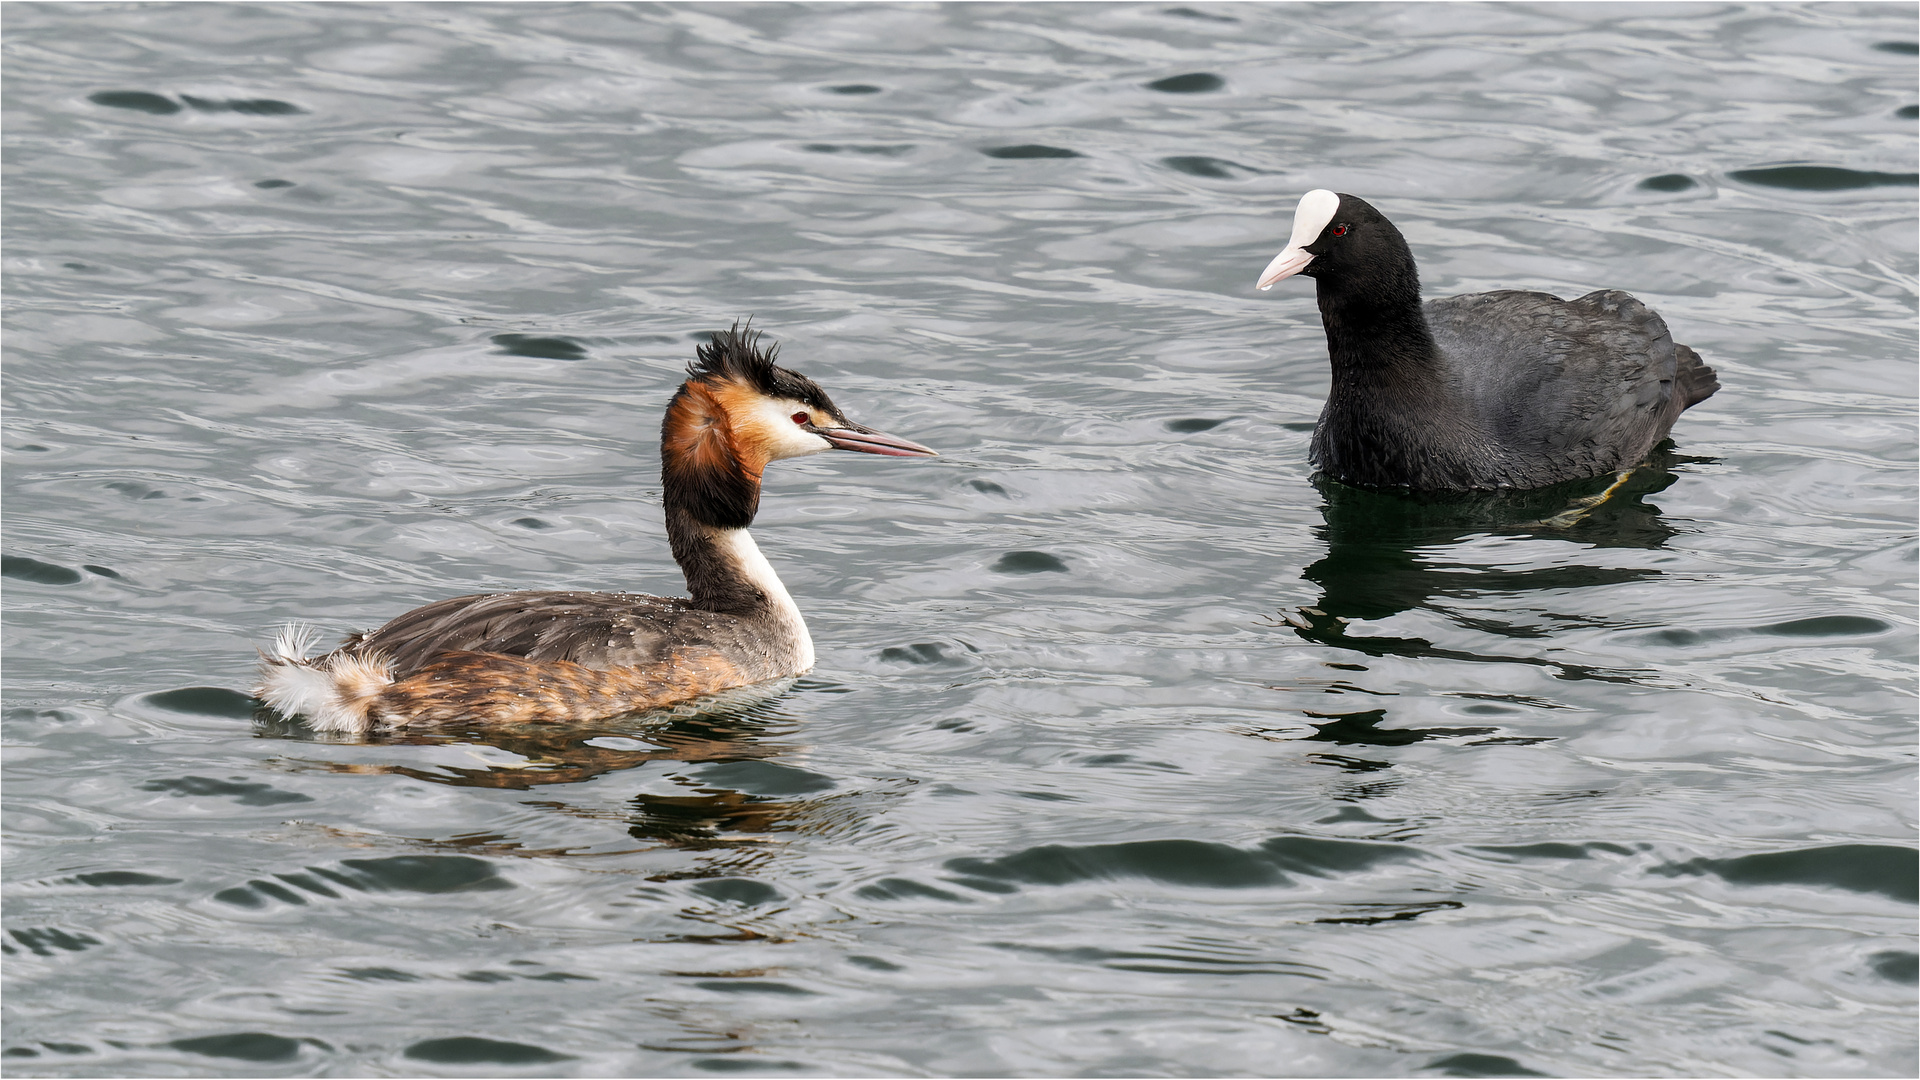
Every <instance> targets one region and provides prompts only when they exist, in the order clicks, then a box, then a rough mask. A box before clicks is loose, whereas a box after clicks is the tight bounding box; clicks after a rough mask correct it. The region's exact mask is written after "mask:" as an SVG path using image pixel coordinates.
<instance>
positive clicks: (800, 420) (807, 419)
mask: <svg viewBox="0 0 1920 1080" xmlns="http://www.w3.org/2000/svg"><path fill="white" fill-rule="evenodd" d="M793 422H794V423H796V424H799V425H800V426H801V427H806V426H807V425H808V424H810V423H812V422H813V417H811V416H808V415H807V414H806V413H803V412H797V413H794V414H793Z"/></svg>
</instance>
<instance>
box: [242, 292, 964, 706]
mask: <svg viewBox="0 0 1920 1080" xmlns="http://www.w3.org/2000/svg"><path fill="white" fill-rule="evenodd" d="M759 339H760V335H759V334H758V333H756V332H754V331H752V330H743V329H742V328H740V327H739V326H738V325H735V326H734V327H733V329H731V330H728V331H726V332H725V333H721V334H716V335H715V336H714V338H713V341H712V342H711V343H710V344H707V345H703V346H701V347H700V349H699V353H698V359H696V360H695V362H694V363H693V364H692V365H691V366H689V367H688V369H687V376H688V377H687V381H686V382H685V383H684V384H683V385H682V386H681V387H680V389H679V392H677V393H676V394H674V396H673V401H672V402H671V403H670V404H668V406H667V415H666V419H665V421H664V422H662V424H661V428H660V479H661V483H662V487H663V500H662V501H663V502H664V504H665V508H666V522H667V537H668V540H669V541H670V542H671V544H672V547H673V557H674V559H675V560H677V561H678V562H679V563H680V569H681V570H682V571H683V572H684V573H685V574H686V578H687V589H688V591H689V592H690V593H691V595H690V596H689V597H686V598H675V599H667V598H663V597H658V596H641V595H636V594H632V593H599V592H512V593H489V594H484V595H479V596H460V597H455V598H453V599H451V600H441V601H437V602H435V603H432V604H428V605H427V606H425V607H422V608H417V609H415V610H413V611H409V612H407V613H406V614H404V615H401V616H400V617H399V618H396V619H394V620H393V621H392V622H389V623H388V624H386V625H385V626H382V627H381V628H380V629H378V630H374V631H371V632H362V633H358V634H354V635H352V636H350V637H348V638H347V639H346V640H345V641H344V642H342V643H341V645H340V647H339V648H337V649H335V650H334V651H333V652H330V653H327V654H326V655H324V656H319V657H315V658H312V659H309V658H308V657H307V655H306V654H307V651H308V649H309V648H310V647H311V646H312V644H313V638H314V636H315V635H314V634H313V633H312V632H311V631H301V630H297V629H293V628H289V629H288V630H287V631H286V632H284V633H282V634H281V635H280V638H279V640H277V641H276V642H275V643H274V645H273V648H272V651H271V652H270V653H267V654H265V655H264V656H263V658H262V662H261V668H260V682H259V685H258V686H257V687H256V688H255V690H254V693H255V694H256V695H257V696H258V697H260V698H261V699H262V700H263V701H265V702H266V703H267V704H268V705H269V706H271V707H272V708H274V709H276V710H278V711H279V712H282V713H285V714H287V715H290V716H291V715H303V716H305V717H307V718H308V720H309V721H310V722H311V723H312V725H313V726H314V727H315V728H318V729H320V730H323V731H349V732H361V731H367V730H370V729H373V728H382V727H400V726H404V725H406V724H409V723H415V722H435V721H448V720H459V721H467V722H477V723H516V722H561V721H585V720H594V719H600V718H604V717H609V716H618V715H621V714H624V713H631V712H637V711H640V710H644V709H651V708H657V707H660V706H664V705H671V704H674V703H675V702H680V701H686V700H688V699H690V698H695V697H700V696H702V695H705V694H711V693H715V692H718V691H721V690H727V689H731V688H733V687H737V686H748V685H751V684H753V683H759V682H766V681H768V680H771V679H781V678H787V677H790V676H794V675H799V674H801V673H802V672H805V671H806V670H808V669H809V668H811V667H812V666H813V640H812V639H811V638H809V637H808V636H807V624H806V623H805V621H803V620H802V619H801V617H800V609H799V608H797V607H795V606H794V603H793V597H791V596H789V595H787V590H786V586H784V585H782V584H781V583H780V578H779V577H778V576H777V575H775V574H774V572H773V567H772V566H771V565H769V564H768V563H767V560H766V558H765V557H764V556H762V555H761V554H760V549H759V548H758V547H757V546H755V545H754V542H753V537H752V536H750V535H749V534H748V532H747V526H748V525H750V524H752V523H753V517H754V514H755V512H756V511H757V510H758V509H759V507H760V474H761V471H762V470H764V469H765V468H766V466H767V464H768V463H769V462H773V461H779V460H781V459H783V458H795V457H805V456H806V455H808V454H818V453H823V452H825V451H828V450H854V451H858V452H860V453H865V454H880V455H884V456H887V457H933V456H935V455H934V452H933V451H932V450H929V449H927V448H926V447H924V446H921V445H920V444H919V443H914V442H908V441H907V440H905V439H899V438H895V437H894V436H892V435H887V434H883V433H881V432H878V431H875V430H873V429H872V428H867V427H862V426H860V425H859V424H856V423H854V422H852V421H851V420H848V419H847V418H846V416H845V415H844V414H843V413H841V412H840V410H839V409H838V408H836V407H834V404H833V401H832V400H831V399H829V398H828V397H827V395H826V392H825V391H823V390H821V389H820V387H819V386H818V385H817V384H815V383H814V382H813V380H811V379H808V378H807V377H806V376H804V375H801V374H798V373H797V372H793V371H789V370H787V369H786V368H783V367H779V366H776V365H775V364H774V362H773V361H774V358H775V355H776V354H777V352H778V348H777V347H769V348H766V349H762V348H761V347H760V340H759Z"/></svg>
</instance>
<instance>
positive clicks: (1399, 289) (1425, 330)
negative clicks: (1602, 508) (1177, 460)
mask: <svg viewBox="0 0 1920 1080" xmlns="http://www.w3.org/2000/svg"><path fill="white" fill-rule="evenodd" d="M1295 274H1305V275H1306V276H1308V277H1311V278H1313V279H1314V280H1315V282H1316V287H1317V291H1318V294H1319V300H1320V320H1321V322H1322V323H1323V324H1324V325H1325V328H1326V332H1327V353H1328V356H1329V357H1330V358H1331V359H1332V361H1333V388H1332V390H1331V392H1329V393H1328V395H1327V404H1326V408H1325V409H1324V410H1323V411H1322V412H1321V413H1320V423H1319V424H1318V426H1316V427H1315V429H1314V432H1313V450H1312V460H1313V463H1314V464H1316V465H1318V466H1319V467H1320V469H1321V470H1322V471H1323V472H1324V473H1325V474H1326V475H1327V476H1330V477H1332V478H1333V479H1335V480H1339V481H1342V482H1344V483H1348V484H1358V485H1361V486H1365V487H1404V488H1412V489H1414V490H1416V491H1468V490H1483V489H1495V488H1512V489H1523V488H1538V487H1545V486H1547V485H1549V484H1557V483H1560V482H1561V481H1565V480H1580V479H1586V478H1589V477H1599V476H1605V475H1607V474H1608V473H1621V472H1622V470H1631V469H1633V468H1634V467H1635V466H1637V465H1639V464H1640V463H1641V462H1642V461H1643V460H1644V459H1645V458H1646V456H1647V454H1648V452H1649V451H1651V450H1652V449H1653V447H1654V445H1655V444H1656V443H1658V442H1659V441H1660V440H1661V439H1664V438H1666V436H1667V432H1668V431H1669V430H1671V429H1672V427H1673V422H1674V421H1675V420H1677V419H1679V417H1680V414H1681V412H1683V411H1684V410H1686V409H1688V408H1690V407H1692V406H1694V405H1697V404H1699V403H1700V402H1702V401H1705V400H1706V399H1707V398H1708V397H1711V396H1712V395H1713V392H1714V391H1715V390H1718V389H1720V382H1719V379H1718V378H1717V377H1715V375H1714V371H1713V369H1712V368H1710V367H1708V366H1707V365H1706V364H1705V363H1703V362H1702V361H1701V359H1700V355H1699V354H1698V353H1696V352H1694V351H1693V350H1692V349H1689V348H1688V347H1686V346H1685V345H1679V344H1676V343H1675V342H1674V340H1673V336H1672V335H1671V334H1669V333H1668V332H1667V324H1666V323H1665V322H1664V321H1662V320H1661V318H1660V316H1659V315H1657V314H1655V313H1654V311H1653V309H1652V308H1649V307H1647V306H1646V305H1645V304H1643V303H1641V302H1640V301H1638V300H1635V299H1634V298H1633V297H1631V296H1628V295H1627V294H1626V293H1623V292H1619V291H1616V290H1611V289H1609V290H1602V291H1600V292H1593V293H1588V294H1587V295H1585V296H1582V297H1580V298H1579V299H1578V300H1562V299H1560V298H1559V297H1556V296H1549V295H1548V294H1546V293H1539V292H1516V291H1501V292H1486V293H1475V294H1473V295H1471V296H1454V297H1449V298H1447V299H1444V300H1429V301H1427V303H1426V304H1425V306H1424V307H1423V306H1422V305H1421V303H1420V276H1419V274H1418V273H1417V272H1416V271H1415V270H1414V265H1413V253H1412V252H1411V251H1409V250H1408V248H1407V242H1406V240H1405V239H1404V238H1403V237H1402V236H1401V235H1400V230H1398V229H1396V228H1394V227H1393V222H1391V221H1388V220H1387V219H1386V218H1385V217H1384V216H1382V215H1381V213H1380V211H1378V210H1375V209H1374V208H1373V207H1371V206H1369V205H1367V203H1366V202H1365V201H1363V200H1361V199H1356V198H1354V197H1353V196H1351V195H1342V194H1338V193H1336V192H1332V191H1327V190H1324V189H1322V190H1318V191H1309V192H1307V193H1306V194H1305V195H1304V196H1302V197H1301V199H1300V205H1299V207H1298V208H1297V209H1296V210H1295V211H1294V215H1293V235H1292V237H1291V238H1290V239H1289V240H1288V241H1287V246H1286V248H1285V249H1284V250H1282V251H1281V252H1280V254H1279V255H1276V256H1274V259H1273V262H1271V263H1269V264H1268V265H1267V268H1266V270H1264V271H1263V272H1262V273H1261V274H1260V279H1259V281H1257V282H1256V283H1255V284H1256V285H1257V287H1259V288H1261V289H1269V288H1272V287H1273V284H1274V283H1275V282H1277V281H1280V280H1282V279H1284V278H1289V277H1292V276H1293V275H1295ZM1622 480H1624V474H1623V475H1622ZM1616 482H1618V481H1616ZM1609 490H1611V489H1609Z"/></svg>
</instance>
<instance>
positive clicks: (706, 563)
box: [667, 506, 813, 669]
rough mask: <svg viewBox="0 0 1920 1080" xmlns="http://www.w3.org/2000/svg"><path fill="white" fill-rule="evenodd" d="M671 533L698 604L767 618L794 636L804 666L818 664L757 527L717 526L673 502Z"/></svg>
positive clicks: (803, 624) (676, 556) (802, 621)
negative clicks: (755, 539) (756, 539)
mask: <svg viewBox="0 0 1920 1080" xmlns="http://www.w3.org/2000/svg"><path fill="white" fill-rule="evenodd" d="M667 538H668V540H669V542H670V543H671V544H672V545H673V557H674V559H675V561H677V562H678V563H679V564H680V571H681V573H683V574H685V575H686V577H687V592H688V594H689V595H690V596H691V597H692V598H693V606H694V607H696V608H699V609H701V610H704V611H715V612H724V613H726V614H729V615H738V616H742V617H745V618H749V619H754V620H756V621H758V620H766V622H767V623H769V624H770V625H772V626H775V627H778V628H779V632H780V633H781V634H782V636H785V637H787V638H789V639H790V640H791V642H792V647H793V648H794V650H795V651H796V652H797V654H798V656H797V658H796V662H797V663H798V664H799V666H800V668H801V669H805V668H810V667H812V666H813V639H812V637H811V636H810V635H808V633H807V623H806V620H805V619H803V618H801V616H800V608H799V605H797V604H795V603H794V602H793V596H792V594H791V593H789V592H787V587H786V586H785V585H784V584H782V583H781V581H780V575H778V574H776V573H774V572H773V565H772V564H771V563H769V562H767V557H766V556H765V555H762V554H761V553H760V546H759V545H758V544H755V543H754V542H753V534H752V533H750V532H748V531H747V530H746V528H745V527H741V528H717V527H715V526H712V525H708V524H705V523H703V522H700V521H698V520H695V519H694V517H693V516H692V515H691V514H689V513H688V512H687V511H686V509H685V508H684V507H674V506H668V507H667Z"/></svg>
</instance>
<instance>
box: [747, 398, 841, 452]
mask: <svg viewBox="0 0 1920 1080" xmlns="http://www.w3.org/2000/svg"><path fill="white" fill-rule="evenodd" d="M795 413H805V414H807V415H809V416H811V415H812V414H813V410H812V409H810V408H808V407H807V406H806V405H804V404H802V403H801V402H798V401H779V400H774V399H766V400H762V401H760V402H758V403H756V405H755V406H754V416H753V426H754V428H755V429H756V430H757V431H758V432H759V433H760V435H761V437H762V438H764V439H765V440H766V447H767V450H768V455H767V456H768V460H771V461H783V460H785V459H787V458H797V457H806V456H808V455H809V454H823V453H825V452H827V451H828V450H831V449H833V444H832V443H830V442H828V441H827V440H825V439H823V438H821V437H820V436H818V435H815V434H814V433H813V432H811V431H808V430H807V429H806V428H804V427H802V426H800V425H799V424H796V423H794V422H793V417H794V414H795Z"/></svg>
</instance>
